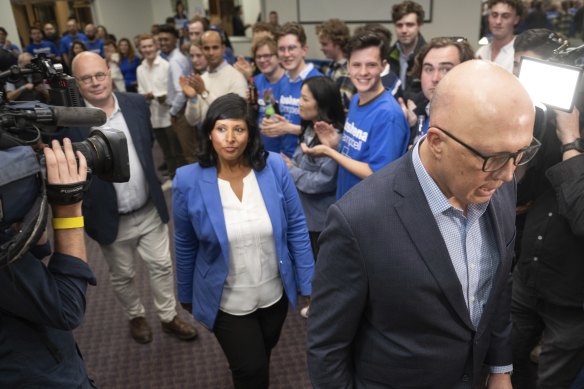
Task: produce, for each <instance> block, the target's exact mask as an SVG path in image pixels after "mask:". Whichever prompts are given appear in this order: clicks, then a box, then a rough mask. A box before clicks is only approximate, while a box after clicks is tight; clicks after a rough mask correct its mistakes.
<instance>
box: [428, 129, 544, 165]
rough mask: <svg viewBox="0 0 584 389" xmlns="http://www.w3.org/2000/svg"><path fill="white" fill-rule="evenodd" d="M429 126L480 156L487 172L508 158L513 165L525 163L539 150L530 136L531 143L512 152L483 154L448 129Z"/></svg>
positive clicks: (505, 162)
mask: <svg viewBox="0 0 584 389" xmlns="http://www.w3.org/2000/svg"><path fill="white" fill-rule="evenodd" d="M430 127H433V128H436V129H438V130H440V131H442V132H443V133H444V134H445V135H446V136H448V137H449V138H451V139H452V140H454V141H455V142H457V143H459V144H461V145H462V146H464V147H466V148H467V149H468V150H469V151H470V152H472V153H473V154H474V155H476V156H477V157H479V158H481V159H482V160H483V168H482V170H483V171H484V172H487V173H488V172H494V171H497V170H499V169H502V168H503V167H504V166H505V165H507V162H509V160H510V159H512V160H513V165H515V166H521V165H525V164H526V163H528V162H529V161H531V160H532V159H533V157H534V156H535V154H536V153H537V150H539V148H540V147H541V143H540V142H539V141H538V140H537V139H536V138H532V140H531V144H530V145H529V146H527V147H524V148H522V149H521V150H519V151H516V152H514V153H497V154H494V155H483V154H481V153H480V152H479V151H477V150H476V149H474V148H473V147H471V146H469V145H467V144H466V143H464V142H463V141H461V140H460V139H458V138H457V137H455V136H454V135H452V134H451V133H449V132H448V131H446V130H444V129H443V128H440V127H437V126H430Z"/></svg>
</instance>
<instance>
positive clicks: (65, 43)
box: [59, 32, 89, 54]
mask: <svg viewBox="0 0 584 389" xmlns="http://www.w3.org/2000/svg"><path fill="white" fill-rule="evenodd" d="M88 40H89V39H87V36H85V34H83V33H81V32H78V33H77V35H75V36H71V35H69V34H67V35H65V36H64V37H63V38H61V47H60V48H59V49H60V52H61V53H62V54H69V50H71V46H73V42H74V41H81V42H83V43H85V44H86V45H87V41H88Z"/></svg>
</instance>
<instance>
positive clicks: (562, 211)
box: [512, 29, 584, 389]
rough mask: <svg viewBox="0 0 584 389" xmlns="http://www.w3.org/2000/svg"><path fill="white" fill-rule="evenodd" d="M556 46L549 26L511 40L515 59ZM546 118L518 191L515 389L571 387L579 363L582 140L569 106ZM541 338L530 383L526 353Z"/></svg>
mask: <svg viewBox="0 0 584 389" xmlns="http://www.w3.org/2000/svg"><path fill="white" fill-rule="evenodd" d="M560 44H561V42H560V41H559V40H558V39H556V36H554V34H552V32H551V31H549V30H545V29H533V30H528V31H525V32H524V33H522V34H520V35H518V36H517V37H516V39H515V43H514V48H515V63H516V64H518V63H519V59H520V58H521V56H522V55H524V56H529V57H535V58H539V59H547V58H549V57H551V56H552V55H553V50H554V49H556V48H558V47H559V46H560ZM515 69H516V70H517V67H515ZM551 116H553V117H551ZM548 119H549V120H547V121H546V123H544V125H543V126H538V128H537V129H536V131H534V136H535V137H536V138H538V139H539V140H540V141H541V143H542V147H541V150H540V152H539V153H538V155H536V157H535V158H534V159H533V161H532V162H530V163H529V165H528V168H527V171H526V172H525V175H524V176H523V178H522V180H521V181H520V183H519V186H518V190H517V198H518V207H517V213H518V215H517V218H518V221H519V220H521V219H523V218H524V220H525V224H524V227H523V236H522V239H521V245H520V253H519V255H518V261H517V264H516V267H515V270H514V273H513V299H512V319H513V333H512V339H513V367H514V371H513V376H512V380H513V387H514V388H516V389H523V388H529V389H531V388H536V387H537V388H538V389H562V388H566V389H567V388H570V386H571V385H572V383H573V382H574V380H575V378H576V376H577V375H578V372H579V371H580V369H582V367H583V366H584V309H583V307H584V306H583V303H584V287H583V285H584V239H582V238H583V237H584V155H583V152H584V143H583V142H582V138H581V136H582V132H581V130H580V128H579V127H580V126H579V113H578V110H577V109H576V108H574V110H573V112H571V113H566V112H560V111H554V112H553V114H552V115H550V118H548ZM520 230H521V229H520V228H518V231H520ZM518 236H519V232H518ZM518 240H519V238H518ZM542 336H543V341H542V351H541V354H540V356H539V363H538V374H537V384H536V382H535V380H534V379H533V375H532V374H531V372H530V370H531V368H530V365H531V361H530V352H531V350H532V349H533V348H534V347H535V346H536V345H537V343H538V342H539V340H540V338H541V337H542Z"/></svg>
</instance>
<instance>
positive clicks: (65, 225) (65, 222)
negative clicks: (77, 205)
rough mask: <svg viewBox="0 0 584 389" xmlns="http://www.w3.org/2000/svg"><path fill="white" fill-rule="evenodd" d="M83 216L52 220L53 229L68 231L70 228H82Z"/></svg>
mask: <svg viewBox="0 0 584 389" xmlns="http://www.w3.org/2000/svg"><path fill="white" fill-rule="evenodd" d="M83 226H85V224H84V223H83V216H78V217H55V218H53V229H55V230H68V229H70V228H83Z"/></svg>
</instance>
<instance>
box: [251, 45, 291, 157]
mask: <svg viewBox="0 0 584 389" xmlns="http://www.w3.org/2000/svg"><path fill="white" fill-rule="evenodd" d="M252 53H253V56H254V60H255V64H256V67H257V68H258V69H259V71H260V72H261V73H260V74H258V75H257V76H254V78H253V82H254V85H255V87H256V89H257V92H258V106H259V111H258V125H259V126H261V124H262V120H263V119H264V117H266V108H267V107H269V106H270V105H271V106H272V112H270V110H268V116H270V117H269V118H268V119H270V120H273V119H272V115H274V113H277V112H275V107H276V103H278V99H279V97H280V86H281V85H282V83H283V81H284V79H285V77H284V73H285V70H284V68H283V67H281V66H280V62H279V61H278V48H277V44H276V41H275V40H274V39H273V38H272V37H270V36H264V37H261V38H259V39H258V40H257V41H256V42H255V43H254V44H253V47H252ZM278 112H279V111H278ZM275 120H277V119H275ZM280 140H281V138H279V137H278V138H270V137H267V136H264V135H262V143H263V144H264V147H265V149H266V150H268V151H274V152H280V149H281V145H280Z"/></svg>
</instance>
